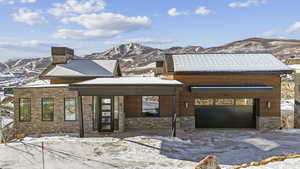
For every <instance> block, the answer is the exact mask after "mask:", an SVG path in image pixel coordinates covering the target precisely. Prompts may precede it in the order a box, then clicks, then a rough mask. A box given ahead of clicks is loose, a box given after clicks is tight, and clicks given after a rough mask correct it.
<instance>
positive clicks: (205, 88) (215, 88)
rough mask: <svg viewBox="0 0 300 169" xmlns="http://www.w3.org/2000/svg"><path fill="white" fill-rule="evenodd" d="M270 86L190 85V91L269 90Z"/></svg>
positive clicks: (270, 89) (271, 88)
mask: <svg viewBox="0 0 300 169" xmlns="http://www.w3.org/2000/svg"><path fill="white" fill-rule="evenodd" d="M272 90H273V87H272V86H191V87H190V91H191V92H192V93H209V92H212V93H216V92H271V91H272Z"/></svg>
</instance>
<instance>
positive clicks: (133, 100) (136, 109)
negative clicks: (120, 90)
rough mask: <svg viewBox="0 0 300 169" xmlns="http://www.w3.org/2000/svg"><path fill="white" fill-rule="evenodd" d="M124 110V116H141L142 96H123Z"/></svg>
mask: <svg viewBox="0 0 300 169" xmlns="http://www.w3.org/2000/svg"><path fill="white" fill-rule="evenodd" d="M124 110H125V116H126V117H141V116H142V97H141V96H125V97H124Z"/></svg>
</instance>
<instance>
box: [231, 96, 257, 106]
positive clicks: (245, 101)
mask: <svg viewBox="0 0 300 169" xmlns="http://www.w3.org/2000/svg"><path fill="white" fill-rule="evenodd" d="M235 104H236V105H241V106H250V105H253V99H246V98H245V99H235Z"/></svg>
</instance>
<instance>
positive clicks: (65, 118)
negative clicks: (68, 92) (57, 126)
mask: <svg viewBox="0 0 300 169" xmlns="http://www.w3.org/2000/svg"><path fill="white" fill-rule="evenodd" d="M66 99H74V100H75V120H66ZM76 107H77V102H76V97H65V98H64V121H66V122H69V121H70V122H72V121H77V108H76Z"/></svg>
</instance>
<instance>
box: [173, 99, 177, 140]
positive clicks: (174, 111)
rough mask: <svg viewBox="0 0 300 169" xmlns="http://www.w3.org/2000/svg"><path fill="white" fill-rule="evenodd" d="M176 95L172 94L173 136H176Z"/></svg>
mask: <svg viewBox="0 0 300 169" xmlns="http://www.w3.org/2000/svg"><path fill="white" fill-rule="evenodd" d="M176 118H177V117H176V96H172V136H173V137H176Z"/></svg>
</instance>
